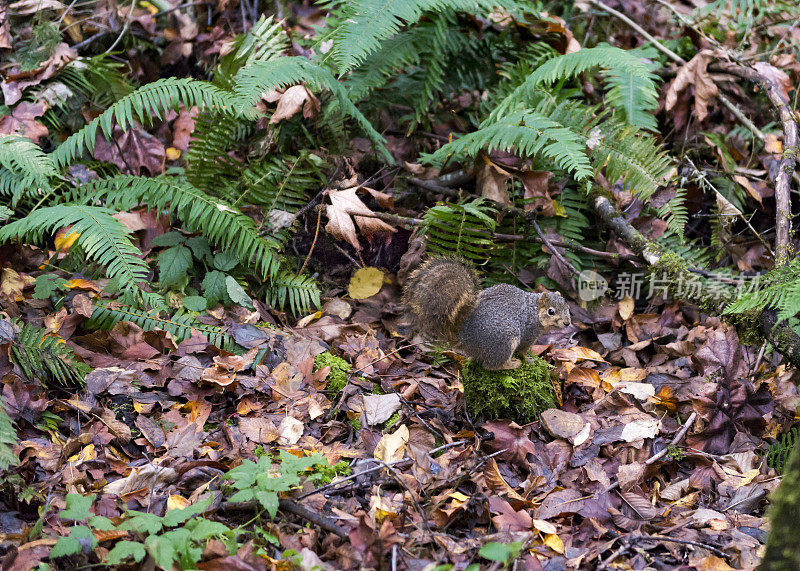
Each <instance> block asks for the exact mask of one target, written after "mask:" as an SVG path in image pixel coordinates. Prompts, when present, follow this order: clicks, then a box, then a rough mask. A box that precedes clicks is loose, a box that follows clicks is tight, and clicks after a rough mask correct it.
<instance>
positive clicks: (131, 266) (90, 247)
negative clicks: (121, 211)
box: [0, 204, 150, 291]
mask: <svg viewBox="0 0 800 571" xmlns="http://www.w3.org/2000/svg"><path fill="white" fill-rule="evenodd" d="M113 214H114V211H113V210H110V209H108V208H103V207H99V206H85V205H78V204H62V205H58V206H49V207H46V208H40V209H38V210H34V211H33V212H31V213H30V214H28V216H26V217H25V218H22V219H20V220H17V221H15V222H12V223H11V224H7V225H6V226H4V227H3V228H0V243H2V242H7V241H8V240H11V239H20V240H26V241H28V242H38V241H41V239H42V237H43V235H44V233H45V232H53V231H55V230H57V229H60V228H64V227H67V226H71V232H74V233H76V234H77V235H78V238H77V240H76V244H77V245H78V246H80V248H81V249H82V251H83V252H84V253H85V254H86V256H87V258H89V259H90V260H94V261H95V262H97V263H99V264H100V265H102V266H105V267H106V268H107V273H108V277H109V278H112V279H114V280H116V281H117V282H118V283H119V285H120V287H121V288H122V289H124V290H129V291H130V290H139V289H140V286H139V284H141V283H144V282H147V281H148V279H149V276H150V268H148V266H147V264H146V263H145V262H144V261H143V260H142V259H141V258H140V256H141V255H142V253H141V252H140V251H139V249H138V248H136V246H134V245H133V243H132V242H131V240H130V238H129V234H130V230H128V229H127V228H125V226H123V225H122V224H121V223H120V222H119V221H118V220H117V219H116V218H114V217H113V216H112V215H113Z"/></svg>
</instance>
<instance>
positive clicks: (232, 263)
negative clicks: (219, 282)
mask: <svg viewBox="0 0 800 571" xmlns="http://www.w3.org/2000/svg"><path fill="white" fill-rule="evenodd" d="M238 263H239V258H237V257H236V256H234V255H233V254H229V253H227V252H220V253H218V254H216V255H214V267H215V268H217V269H218V270H220V271H222V272H229V271H231V270H232V269H233V268H235V267H236V264H238Z"/></svg>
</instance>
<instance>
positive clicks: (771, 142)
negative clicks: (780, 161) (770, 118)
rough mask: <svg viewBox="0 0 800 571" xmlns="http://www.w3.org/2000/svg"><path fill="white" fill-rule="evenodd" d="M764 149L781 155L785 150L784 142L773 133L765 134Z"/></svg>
mask: <svg viewBox="0 0 800 571" xmlns="http://www.w3.org/2000/svg"><path fill="white" fill-rule="evenodd" d="M764 150H765V151H767V152H768V153H775V154H776V155H779V154H781V153H782V152H783V143H781V142H780V140H779V139H778V137H776V136H775V135H773V134H772V133H767V134H766V135H764Z"/></svg>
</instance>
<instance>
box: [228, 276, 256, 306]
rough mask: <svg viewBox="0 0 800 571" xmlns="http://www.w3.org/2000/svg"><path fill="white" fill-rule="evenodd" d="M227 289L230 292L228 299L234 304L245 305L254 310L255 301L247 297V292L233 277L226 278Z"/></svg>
mask: <svg viewBox="0 0 800 571" xmlns="http://www.w3.org/2000/svg"><path fill="white" fill-rule="evenodd" d="M225 288H226V290H227V292H228V297H230V298H231V301H232V302H233V303H235V304H237V305H243V306H244V307H246V308H248V309H253V300H252V299H251V298H250V296H249V295H247V292H245V291H244V289H243V288H242V286H240V285H239V282H237V281H236V279H235V278H234V277H233V276H228V277H227V278H225Z"/></svg>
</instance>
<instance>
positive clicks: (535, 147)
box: [422, 100, 671, 200]
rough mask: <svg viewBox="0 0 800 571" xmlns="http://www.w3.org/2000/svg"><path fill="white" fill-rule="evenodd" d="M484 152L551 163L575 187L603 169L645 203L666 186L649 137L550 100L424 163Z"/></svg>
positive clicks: (666, 161)
mask: <svg viewBox="0 0 800 571" xmlns="http://www.w3.org/2000/svg"><path fill="white" fill-rule="evenodd" d="M485 148H488V149H489V150H491V149H498V148H499V149H503V150H511V149H513V150H515V151H516V152H517V153H518V154H519V155H521V156H522V157H531V156H532V157H540V158H544V159H549V160H552V161H553V162H554V163H555V164H556V166H558V167H560V168H563V169H564V170H566V171H568V172H570V173H571V174H572V176H573V177H575V179H576V180H579V181H580V180H585V179H589V178H590V177H591V176H592V175H593V173H594V172H599V171H600V170H601V169H605V173H606V177H607V178H608V179H610V180H614V181H616V180H619V179H623V180H624V181H625V182H626V184H628V185H629V186H630V187H631V188H632V189H633V191H634V192H636V193H637V194H638V195H639V196H640V197H641V198H642V199H643V200H646V199H648V198H649V197H650V196H652V194H653V193H654V192H655V191H656V190H658V188H659V186H661V185H662V184H663V183H664V178H665V176H666V174H667V173H668V172H669V170H670V167H671V161H670V158H669V157H668V156H667V155H666V153H665V152H664V151H663V150H662V149H661V147H660V146H659V145H658V144H657V143H656V141H655V139H654V138H653V137H652V136H649V135H647V134H646V133H644V132H642V131H640V130H639V129H636V128H635V127H632V126H630V125H625V124H624V123H622V122H621V121H619V120H618V119H615V118H609V119H606V120H605V121H601V120H600V109H599V108H598V107H589V106H586V105H583V104H582V103H580V102H578V101H563V102H561V103H558V104H556V103H554V102H552V100H544V101H542V102H540V104H539V105H538V107H537V108H536V109H532V110H524V111H517V112H515V113H512V114H510V115H507V116H503V117H502V118H501V119H499V120H498V121H497V122H496V123H486V124H485V125H484V126H483V127H482V128H480V129H479V130H478V131H475V132H473V133H470V134H468V135H465V136H464V137H461V138H460V139H457V140H455V141H453V142H451V143H447V144H446V145H444V146H443V147H441V148H440V149H439V150H438V151H436V152H435V153H433V154H432V155H425V156H423V157H422V158H423V160H424V161H426V162H430V163H431V164H434V165H441V164H443V163H444V161H445V160H446V159H448V158H449V157H450V156H451V155H454V157H455V158H456V159H457V158H461V157H463V156H464V155H466V156H476V155H477V154H478V152H479V151H481V150H482V149H485Z"/></svg>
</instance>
